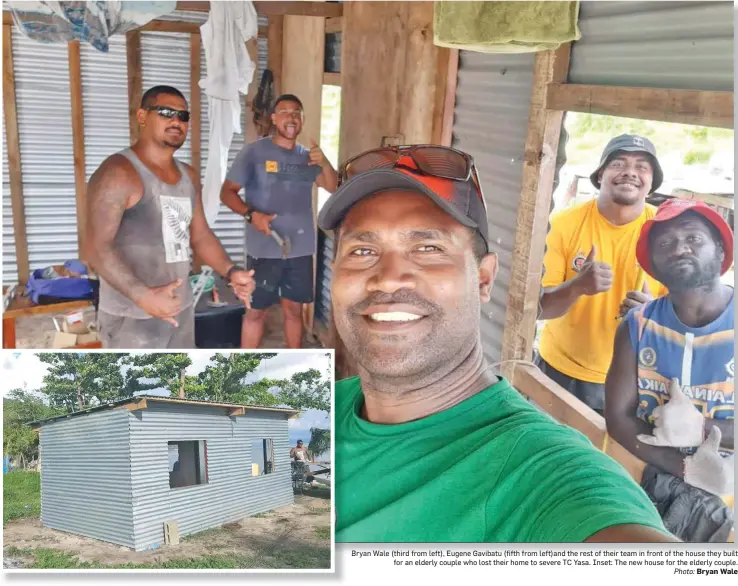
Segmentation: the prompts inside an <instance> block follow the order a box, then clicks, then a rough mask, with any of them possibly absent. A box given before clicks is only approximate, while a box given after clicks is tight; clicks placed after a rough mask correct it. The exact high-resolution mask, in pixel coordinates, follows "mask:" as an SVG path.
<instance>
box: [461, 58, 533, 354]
mask: <svg viewBox="0 0 738 586" xmlns="http://www.w3.org/2000/svg"><path fill="white" fill-rule="evenodd" d="M534 63H535V54H532V53H526V54H518V55H494V54H484V53H473V52H469V51H461V54H460V61H459V73H458V84H457V90H456V107H455V111H454V129H453V135H454V138H453V144H454V146H455V147H456V148H458V149H460V150H462V151H465V152H467V153H469V154H470V155H472V156H473V157H474V160H475V162H476V165H477V168H478V170H479V175H480V180H481V183H482V189H483V191H484V197H485V201H486V202H487V209H488V221H489V234H490V245H491V248H492V251H493V252H496V253H497V255H498V257H499V272H498V273H497V279H496V280H495V284H494V287H493V289H492V299H491V300H490V302H489V303H486V304H485V305H484V306H483V307H482V323H481V333H482V343H483V346H484V351H485V354H486V356H487V358H488V359H489V360H491V361H493V362H494V361H497V360H499V359H500V354H501V351H502V340H503V330H504V327H505V311H506V306H507V297H508V287H509V284H510V274H511V268H512V253H513V247H514V245H515V228H516V225H517V215H518V202H519V200H520V190H521V187H522V177H523V154H524V151H525V138H526V134H527V131H528V118H529V116H530V97H531V90H532V86H533V65H534Z"/></svg>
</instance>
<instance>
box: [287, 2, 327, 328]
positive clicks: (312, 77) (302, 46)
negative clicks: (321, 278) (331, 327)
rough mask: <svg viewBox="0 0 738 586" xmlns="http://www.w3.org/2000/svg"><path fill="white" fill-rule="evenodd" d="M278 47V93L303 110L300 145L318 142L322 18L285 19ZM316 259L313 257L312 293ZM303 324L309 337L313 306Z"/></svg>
mask: <svg viewBox="0 0 738 586" xmlns="http://www.w3.org/2000/svg"><path fill="white" fill-rule="evenodd" d="M282 34H283V45H282V90H281V91H282V92H283V93H289V94H295V95H296V96H297V97H298V98H300V100H301V101H302V104H303V107H304V110H305V120H304V122H303V128H302V134H301V135H300V142H301V144H303V145H305V146H307V147H309V146H310V141H311V140H315V141H316V142H318V143H319V142H320V115H321V104H322V100H323V63H324V60H325V18H318V17H310V16H285V17H284V22H283V33H282ZM317 209H318V189H317V187H313V222H314V225H315V226H316V234H317V219H318V214H317ZM316 274H317V258H316V255H313V290H315V276H316ZM304 307H305V308H304V311H303V323H304V324H305V329H306V331H307V332H308V333H312V330H313V321H314V319H315V305H314V304H313V303H310V304H308V305H305V306H304Z"/></svg>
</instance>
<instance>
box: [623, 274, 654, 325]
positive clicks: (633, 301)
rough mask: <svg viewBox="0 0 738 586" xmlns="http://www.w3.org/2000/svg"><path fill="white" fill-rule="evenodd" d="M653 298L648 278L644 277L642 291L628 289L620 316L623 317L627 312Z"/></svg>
mask: <svg viewBox="0 0 738 586" xmlns="http://www.w3.org/2000/svg"><path fill="white" fill-rule="evenodd" d="M652 300H653V296H652V295H651V289H650V287H649V286H648V279H644V281H643V288H642V289H641V290H640V291H628V293H626V294H625V299H623V302H622V303H621V304H620V313H619V315H618V317H622V316H624V315H625V314H627V313H628V312H629V311H630V310H631V309H633V308H634V307H640V306H641V305H643V304H644V303H648V302H649V301H652Z"/></svg>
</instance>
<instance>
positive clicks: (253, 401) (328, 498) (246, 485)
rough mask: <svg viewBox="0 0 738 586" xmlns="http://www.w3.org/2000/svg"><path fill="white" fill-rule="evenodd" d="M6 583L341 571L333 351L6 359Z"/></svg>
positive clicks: (7, 355) (12, 355)
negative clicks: (126, 572) (124, 572)
mask: <svg viewBox="0 0 738 586" xmlns="http://www.w3.org/2000/svg"><path fill="white" fill-rule="evenodd" d="M2 381H3V382H2V393H3V538H4V539H3V566H4V568H6V569H16V570H21V569H22V570H26V569H28V570H33V569H44V570H47V569H75V570H86V569H89V570H95V569H98V570H102V569H172V570H176V569H232V570H272V571H282V570H289V571H301V570H304V571H313V572H316V571H323V572H332V571H333V569H334V550H333V523H332V519H333V517H334V515H333V498H332V495H333V489H332V481H331V480H332V462H333V444H332V441H331V430H332V427H333V426H332V388H333V354H332V352H331V351H325V350H321V351H307V350H303V351H282V352H271V353H269V352H266V353H264V352H261V353H249V352H241V351H238V352H221V353H215V352H212V351H191V352H188V353H162V352H159V353H152V352H130V353H107V352H94V351H88V352H84V353H80V352H31V351H23V352H7V351H6V352H4V353H3V355H2Z"/></svg>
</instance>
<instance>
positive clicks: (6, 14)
mask: <svg viewBox="0 0 738 586" xmlns="http://www.w3.org/2000/svg"><path fill="white" fill-rule="evenodd" d="M3 24H10V25H12V24H14V23H13V15H12V14H11V13H10V11H9V10H3Z"/></svg>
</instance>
